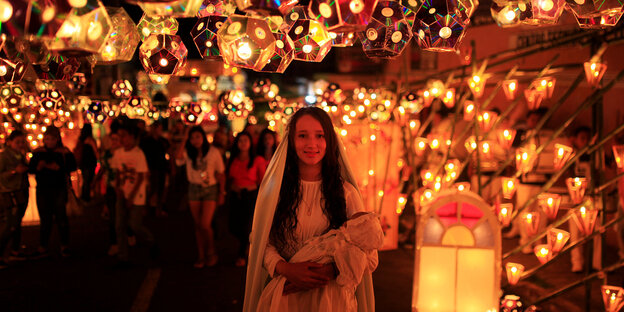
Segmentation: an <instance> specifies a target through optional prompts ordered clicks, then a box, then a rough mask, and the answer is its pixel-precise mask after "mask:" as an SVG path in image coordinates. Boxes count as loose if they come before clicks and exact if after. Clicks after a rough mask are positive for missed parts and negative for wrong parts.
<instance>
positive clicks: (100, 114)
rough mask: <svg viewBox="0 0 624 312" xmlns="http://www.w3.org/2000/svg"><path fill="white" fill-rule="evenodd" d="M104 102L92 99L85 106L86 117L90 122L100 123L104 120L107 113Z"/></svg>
mask: <svg viewBox="0 0 624 312" xmlns="http://www.w3.org/2000/svg"><path fill="white" fill-rule="evenodd" d="M104 107H105V104H104V103H102V102H101V101H92V102H91V104H89V107H88V108H87V119H89V121H90V122H91V123H101V122H103V121H104V120H106V117H108V115H107V114H106V111H105V108H104Z"/></svg>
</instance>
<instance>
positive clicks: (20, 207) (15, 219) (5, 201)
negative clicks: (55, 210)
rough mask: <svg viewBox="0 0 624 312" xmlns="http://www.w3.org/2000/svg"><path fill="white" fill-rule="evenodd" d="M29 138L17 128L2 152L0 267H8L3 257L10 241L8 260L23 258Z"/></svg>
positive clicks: (0, 159)
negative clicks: (22, 238) (27, 146)
mask: <svg viewBox="0 0 624 312" xmlns="http://www.w3.org/2000/svg"><path fill="white" fill-rule="evenodd" d="M25 151H26V139H25V136H24V133H23V132H22V131H20V130H14V131H13V132H11V134H9V136H8V137H7V140H6V145H5V146H4V150H3V151H2V152H1V153H0V269H3V268H6V267H7V262H6V261H4V259H3V258H2V256H3V255H4V250H5V249H6V247H7V245H8V244H9V242H10V243H11V251H10V252H9V259H10V260H11V261H12V260H24V259H25V257H24V255H23V254H22V253H21V252H20V242H21V236H22V235H21V234H22V218H23V217H24V213H25V212H26V206H28V186H29V185H28V173H27V171H28V166H27V165H26V155H25Z"/></svg>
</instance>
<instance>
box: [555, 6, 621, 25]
mask: <svg viewBox="0 0 624 312" xmlns="http://www.w3.org/2000/svg"><path fill="white" fill-rule="evenodd" d="M566 2H567V5H568V8H569V9H570V11H572V13H573V14H574V17H576V21H577V22H578V24H579V26H580V27H581V28H586V29H602V28H607V27H612V26H615V25H616V24H617V22H618V21H619V20H620V18H621V17H622V14H624V12H622V8H623V6H624V5H623V4H622V3H621V2H620V1H613V0H607V1H594V0H574V1H572V0H568V1H566Z"/></svg>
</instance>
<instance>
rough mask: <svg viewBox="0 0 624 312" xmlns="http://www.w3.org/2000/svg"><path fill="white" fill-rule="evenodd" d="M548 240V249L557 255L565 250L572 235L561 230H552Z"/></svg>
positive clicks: (549, 232) (547, 236) (547, 237)
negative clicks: (564, 247)
mask: <svg viewBox="0 0 624 312" xmlns="http://www.w3.org/2000/svg"><path fill="white" fill-rule="evenodd" d="M546 239H547V240H548V249H549V250H550V251H552V252H553V254H557V253H558V252H559V251H561V249H563V246H565V244H566V242H568V239H570V233H568V232H566V231H564V230H560V229H550V230H548V234H547V235H546Z"/></svg>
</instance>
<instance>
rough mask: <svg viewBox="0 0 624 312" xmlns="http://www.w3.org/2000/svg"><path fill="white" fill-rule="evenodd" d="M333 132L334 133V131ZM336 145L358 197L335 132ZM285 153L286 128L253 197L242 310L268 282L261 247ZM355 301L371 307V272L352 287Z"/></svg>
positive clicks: (250, 311)
mask: <svg viewBox="0 0 624 312" xmlns="http://www.w3.org/2000/svg"><path fill="white" fill-rule="evenodd" d="M334 135H336V133H335V132H334ZM336 139H337V143H338V149H339V150H340V157H339V161H340V168H341V172H340V173H341V175H342V178H343V179H344V181H345V182H348V183H351V184H352V185H353V186H354V187H355V189H356V190H357V193H358V195H359V196H360V198H361V196H362V195H361V194H360V190H359V188H358V186H357V182H356V180H355V178H354V175H353V171H352V170H351V166H350V165H349V161H348V159H347V155H346V153H345V147H344V145H343V144H342V141H341V140H340V138H339V137H338V135H336ZM287 153H288V131H286V134H285V135H284V139H283V140H282V142H281V143H280V145H279V146H278V147H277V150H276V151H275V154H274V155H273V158H272V159H271V162H270V163H269V166H268V168H267V171H266V173H265V176H264V179H263V180H262V184H261V185H260V189H259V191H258V199H257V200H256V210H255V212H254V217H253V226H252V229H251V235H250V243H251V244H250V247H249V262H248V266H247V279H246V284H245V301H244V304H243V312H254V311H256V307H257V306H258V300H259V299H260V295H261V294H262V290H263V289H264V287H265V285H266V284H267V282H268V278H269V274H268V272H267V270H266V269H265V268H264V265H263V260H264V250H265V248H266V245H267V241H268V238H269V232H270V231H271V224H272V222H273V214H274V213H275V208H276V207H277V201H278V199H279V193H280V188H281V186H282V176H283V174H284V167H285V165H286V154H287ZM356 298H357V302H358V312H373V311H375V297H374V291H373V279H372V276H371V273H365V274H364V276H363V277H362V282H361V283H360V285H359V286H358V288H357V290H356Z"/></svg>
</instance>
